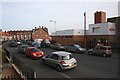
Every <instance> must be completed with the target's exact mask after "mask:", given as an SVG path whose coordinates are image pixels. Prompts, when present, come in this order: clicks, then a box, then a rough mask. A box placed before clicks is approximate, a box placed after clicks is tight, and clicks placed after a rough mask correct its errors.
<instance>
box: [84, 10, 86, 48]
mask: <svg viewBox="0 0 120 80" xmlns="http://www.w3.org/2000/svg"><path fill="white" fill-rule="evenodd" d="M84 48H86V12H84Z"/></svg>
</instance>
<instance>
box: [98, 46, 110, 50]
mask: <svg viewBox="0 0 120 80" xmlns="http://www.w3.org/2000/svg"><path fill="white" fill-rule="evenodd" d="M100 49H102V50H106V49H108V50H110V49H111V47H100Z"/></svg>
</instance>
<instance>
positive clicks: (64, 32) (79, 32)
mask: <svg viewBox="0 0 120 80" xmlns="http://www.w3.org/2000/svg"><path fill="white" fill-rule="evenodd" d="M52 35H84V30H82V29H68V30H60V31H56V33H52Z"/></svg>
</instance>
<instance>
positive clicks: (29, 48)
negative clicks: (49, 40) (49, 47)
mask: <svg viewBox="0 0 120 80" xmlns="http://www.w3.org/2000/svg"><path fill="white" fill-rule="evenodd" d="M28 48H29V49H32V48H36V47H28Z"/></svg>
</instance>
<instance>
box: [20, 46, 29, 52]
mask: <svg viewBox="0 0 120 80" xmlns="http://www.w3.org/2000/svg"><path fill="white" fill-rule="evenodd" d="M28 47H29V46H28V45H21V46H20V47H19V53H25V49H26V48H28Z"/></svg>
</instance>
